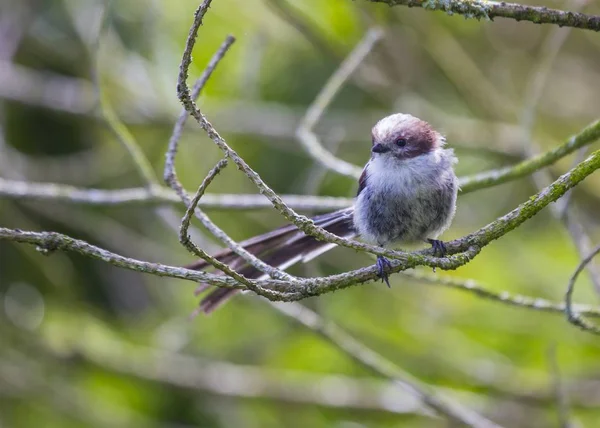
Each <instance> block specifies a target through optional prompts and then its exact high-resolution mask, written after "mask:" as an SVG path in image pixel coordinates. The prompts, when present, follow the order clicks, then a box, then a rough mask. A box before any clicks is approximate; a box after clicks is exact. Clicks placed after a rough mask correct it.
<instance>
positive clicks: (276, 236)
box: [186, 208, 356, 314]
mask: <svg viewBox="0 0 600 428" xmlns="http://www.w3.org/2000/svg"><path fill="white" fill-rule="evenodd" d="M312 220H313V221H314V222H315V224H316V225H317V226H320V227H322V228H324V229H325V230H327V231H328V232H331V233H333V234H335V235H338V236H341V237H343V238H351V237H353V236H355V235H356V232H355V231H354V229H353V227H352V208H345V209H342V210H339V211H334V212H331V213H327V214H322V215H318V216H316V217H313V218H312ZM240 245H241V246H242V247H243V248H245V249H246V250H247V251H248V252H250V253H252V254H254V255H255V256H257V257H258V258H259V259H261V260H262V261H264V262H265V263H267V264H268V265H271V266H273V267H276V268H279V269H282V270H285V269H287V268H288V267H290V266H292V265H294V264H296V263H298V262H303V263H305V262H308V261H309V260H312V259H314V258H315V257H317V256H319V255H321V254H323V253H324V252H326V251H329V250H330V249H332V248H333V247H335V246H336V245H335V244H331V243H327V242H322V241H318V240H316V239H315V238H313V237H311V236H307V235H305V234H304V233H303V232H301V231H299V230H298V229H297V228H296V226H294V225H287V226H283V227H280V228H279V229H275V230H272V231H271V232H267V233H265V234H263V235H259V236H255V237H253V238H250V239H248V240H246V241H243V242H241V243H240ZM214 257H215V258H216V259H218V260H219V261H221V262H223V263H226V264H228V265H229V266H230V267H231V268H232V269H235V270H236V271H237V272H239V273H240V274H242V275H244V276H245V277H246V278H249V279H260V278H264V277H266V275H265V274H264V273H262V272H261V271H259V270H258V269H256V268H254V267H253V266H251V265H249V264H248V263H247V262H246V261H245V260H244V259H242V258H241V257H240V256H238V255H237V254H235V253H234V252H233V251H232V250H230V249H225V250H223V251H221V252H219V253H217V254H214ZM207 267H210V264H209V263H207V262H206V261H204V260H198V261H197V262H195V263H192V264H190V265H188V266H186V268H188V269H194V270H202V269H206V268H207ZM209 288H211V287H210V286H209V285H207V284H200V286H199V287H198V289H197V290H196V294H200V293H202V292H204V291H205V290H207V289H209ZM237 291H238V290H232V289H226V288H217V289H213V290H212V291H211V292H210V293H208V294H207V295H206V296H204V297H203V298H202V300H201V301H200V307H199V310H200V311H201V312H204V313H205V314H209V313H211V312H212V311H214V310H215V309H217V308H218V307H219V306H220V305H221V304H223V303H225V301H226V300H227V299H229V298H230V297H232V296H233V295H234V294H235V293H236V292H237Z"/></svg>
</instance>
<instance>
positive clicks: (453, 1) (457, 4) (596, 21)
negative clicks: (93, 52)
mask: <svg viewBox="0 0 600 428" xmlns="http://www.w3.org/2000/svg"><path fill="white" fill-rule="evenodd" d="M368 1H370V2H372V3H386V4H388V5H389V6H408V7H422V8H423V9H429V10H439V11H443V12H446V13H447V14H448V15H454V14H456V15H462V16H464V17H465V18H475V19H477V20H480V19H484V20H489V21H491V20H493V19H494V18H497V17H501V18H509V19H514V20H515V21H529V22H533V23H535V24H554V25H558V26H560V27H573V28H581V29H584V30H592V31H600V16H597V15H586V14H584V13H578V12H569V11H565V10H558V9H550V8H547V7H544V6H527V5H522V4H518V3H508V2H504V1H502V2H497V1H489V0H368Z"/></svg>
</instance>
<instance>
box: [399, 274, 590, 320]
mask: <svg viewBox="0 0 600 428" xmlns="http://www.w3.org/2000/svg"><path fill="white" fill-rule="evenodd" d="M402 275H404V276H407V277H409V278H412V279H414V280H416V281H420V282H425V283H427V284H432V285H440V286H443V287H449V288H452V289H454V290H460V291H464V292H467V293H469V294H473V295H475V296H477V297H481V298H483V299H488V300H493V301H496V302H499V303H503V304H505V305H510V306H516V307H520V308H525V309H533V310H536V311H540V312H552V313H561V314H562V313H564V312H565V303H564V302H552V301H550V300H546V299H543V298H541V297H532V296H524V295H522V294H511V293H509V292H507V291H494V290H490V289H489V288H486V287H484V286H483V285H481V284H479V283H478V282H477V281H475V280H473V279H460V278H454V277H450V276H440V275H432V274H428V273H424V272H412V271H411V272H402ZM573 308H574V309H575V311H577V313H580V314H584V315H587V316H591V317H600V307H594V306H592V305H582V304H576V305H574V306H573Z"/></svg>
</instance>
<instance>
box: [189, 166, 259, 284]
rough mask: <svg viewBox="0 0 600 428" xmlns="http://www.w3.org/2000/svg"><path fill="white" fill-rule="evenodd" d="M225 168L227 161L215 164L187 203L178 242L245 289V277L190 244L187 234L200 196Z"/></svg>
mask: <svg viewBox="0 0 600 428" xmlns="http://www.w3.org/2000/svg"><path fill="white" fill-rule="evenodd" d="M226 166H227V159H221V160H220V161H219V162H218V163H217V165H216V166H215V167H214V168H213V169H211V170H210V171H209V173H208V175H207V176H206V178H205V179H204V180H203V181H202V184H200V187H199V188H198V191H197V192H196V194H195V195H194V197H193V198H192V200H191V201H190V202H189V205H188V206H187V209H186V211H185V215H184V216H183V219H182V220H181V228H180V229H179V242H181V244H182V245H183V246H184V247H185V248H187V250H188V251H189V252H190V253H192V254H194V255H195V256H197V257H200V258H201V259H203V260H206V261H207V262H209V263H211V264H212V265H213V266H214V267H215V268H217V269H219V270H220V271H221V272H223V273H225V274H226V275H229V276H230V277H232V278H234V279H236V280H237V281H239V282H240V283H242V284H244V285H245V286H246V287H248V285H249V284H250V281H249V280H248V279H247V278H246V277H244V276H243V275H241V274H239V273H237V272H236V271H235V270H233V269H231V268H230V267H229V265H226V264H225V263H222V262H220V261H219V260H217V259H215V258H214V257H212V256H210V255H209V254H208V253H206V252H205V251H204V250H202V249H200V248H199V247H198V246H197V245H196V244H194V243H193V242H192V240H191V239H190V235H189V234H188V229H189V227H190V221H191V219H192V215H193V214H194V212H195V210H196V207H197V206H198V202H199V201H200V198H201V197H202V195H204V191H205V190H206V187H207V186H208V185H209V184H210V183H211V182H212V180H213V179H214V178H215V177H216V176H217V174H218V173H219V172H221V170H222V169H223V168H225V167H226Z"/></svg>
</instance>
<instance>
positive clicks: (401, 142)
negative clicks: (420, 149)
mask: <svg viewBox="0 0 600 428" xmlns="http://www.w3.org/2000/svg"><path fill="white" fill-rule="evenodd" d="M396 145H397V146H398V147H404V146H406V139H405V138H398V139H397V140H396Z"/></svg>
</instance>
